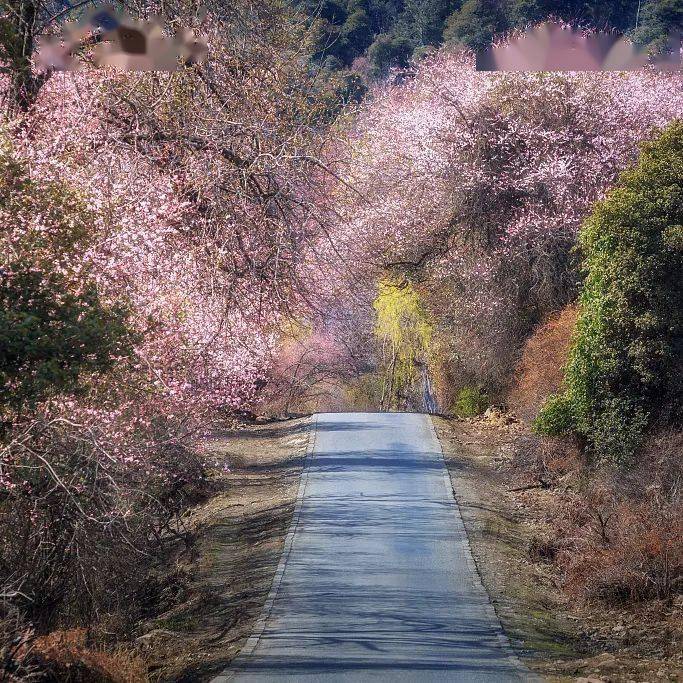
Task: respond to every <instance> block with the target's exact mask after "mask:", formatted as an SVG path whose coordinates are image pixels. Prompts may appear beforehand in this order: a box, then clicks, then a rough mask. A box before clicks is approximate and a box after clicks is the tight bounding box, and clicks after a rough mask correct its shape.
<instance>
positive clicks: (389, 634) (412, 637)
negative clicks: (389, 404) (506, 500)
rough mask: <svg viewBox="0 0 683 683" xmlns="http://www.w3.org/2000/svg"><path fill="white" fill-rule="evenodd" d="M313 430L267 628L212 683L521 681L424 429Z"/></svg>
mask: <svg viewBox="0 0 683 683" xmlns="http://www.w3.org/2000/svg"><path fill="white" fill-rule="evenodd" d="M315 419H316V423H317V424H316V432H315V441H314V444H313V447H312V449H311V451H310V452H309V456H308V459H307V464H306V467H305V470H304V474H303V476H302V482H301V486H300V490H299V500H298V502H297V509H296V511H295V513H294V519H293V522H292V528H291V529H290V532H289V534H288V537H287V541H286V543H285V550H284V555H283V558H282V561H281V563H280V567H279V569H278V574H277V576H276V578H275V582H274V585H273V589H272V590H271V595H270V597H269V600H268V603H267V604H266V608H265V609H264V615H263V617H262V619H261V621H260V623H259V624H257V629H256V631H255V634H254V636H252V638H251V639H250V640H249V641H248V643H247V645H246V647H245V649H244V651H243V653H242V655H240V657H239V658H238V659H237V661H236V662H235V663H234V664H233V666H232V667H231V668H230V669H229V670H227V671H226V672H224V673H223V674H222V675H221V676H219V677H218V678H216V679H214V682H213V683H225V682H227V681H237V682H241V681H244V682H245V683H246V682H247V681H250V682H251V681H264V682H269V681H306V680H309V681H364V680H373V681H375V680H377V681H419V682H422V681H468V682H469V683H477V682H480V681H482V682H483V681H487V682H488V681H490V682H493V681H495V682H496V683H506V682H508V681H524V680H531V679H532V677H531V674H530V673H529V672H528V671H526V670H525V669H524V668H523V667H522V666H521V664H520V663H519V662H518V660H517V659H516V658H515V657H514V655H513V654H512V651H511V649H510V647H509V645H508V643H507V641H506V639H505V637H504V635H503V632H502V629H501V626H500V624H499V622H498V620H497V618H496V615H495V613H494V611H493V608H492V607H491V605H490V603H489V601H488V597H487V594H486V591H485V590H484V588H483V587H482V584H481V582H480V580H479V577H478V575H477V572H476V570H475V567H474V563H473V560H472V557H471V554H470V550H469V545H468V543H467V537H466V534H465V529H464V526H463V523H462V520H461V518H460V513H459V511H458V508H457V505H456V503H455V500H454V498H453V492H452V490H451V486H450V480H449V478H448V474H447V472H446V468H445V465H444V461H443V456H442V454H441V449H440V447H439V443H438V440H437V438H436V435H435V433H434V429H433V427H432V424H431V421H430V418H429V417H428V416H425V415H417V414H400V413H381V414H369V413H349V414H321V415H318V416H316V418H315ZM534 680H535V679H534Z"/></svg>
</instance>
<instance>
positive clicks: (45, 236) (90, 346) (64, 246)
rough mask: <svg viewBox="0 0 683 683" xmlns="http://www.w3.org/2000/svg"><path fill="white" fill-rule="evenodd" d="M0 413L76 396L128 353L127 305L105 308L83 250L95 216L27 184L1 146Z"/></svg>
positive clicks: (70, 198) (57, 190) (65, 195)
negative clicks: (86, 380)
mask: <svg viewBox="0 0 683 683" xmlns="http://www.w3.org/2000/svg"><path fill="white" fill-rule="evenodd" d="M0 216H1V217H2V220H3V222H4V229H3V233H2V237H1V238H0V249H1V251H0V255H1V261H0V264H1V265H0V412H2V411H6V410H7V409H10V410H15V411H19V410H21V409H22V408H25V407H30V406H31V405H32V404H34V403H36V402H39V401H42V400H44V399H45V398H47V397H49V396H50V395H54V394H56V393H59V392H65V391H66V392H70V391H75V390H77V388H78V386H79V377H80V376H81V375H82V373H84V372H102V371H104V370H106V369H108V368H110V367H112V366H113V364H114V363H115V362H116V360H117V359H118V358H119V357H121V356H124V355H126V354H128V353H129V352H130V346H131V344H132V343H133V341H134V336H133V335H132V334H131V332H130V331H129V330H128V329H127V326H126V319H127V312H126V310H125V308H124V307H122V306H118V305H110V304H106V303H104V302H103V301H102V300H101V298H100V296H99V294H98V292H97V288H96V286H95V284H94V282H93V281H92V279H91V278H90V277H89V275H88V272H87V268H86V264H85V262H84V258H83V255H84V252H85V250H86V248H87V246H88V240H89V238H90V237H91V236H92V234H91V233H92V228H91V226H92V220H93V216H92V214H91V213H90V212H89V211H88V210H87V209H86V207H85V204H84V203H83V201H82V200H81V199H80V198H79V197H78V196H77V195H76V194H75V193H74V192H72V191H70V190H69V189H68V188H66V187H65V186H64V185H63V184H61V183H59V184H58V183H48V182H38V181H35V180H32V179H31V178H30V177H29V175H28V172H27V170H26V169H25V168H24V167H23V166H22V164H21V163H19V162H18V161H17V160H16V159H15V158H14V156H13V155H12V152H11V149H10V147H9V146H8V145H7V144H3V145H2V146H1V147H0Z"/></svg>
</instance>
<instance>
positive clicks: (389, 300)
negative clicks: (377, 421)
mask: <svg viewBox="0 0 683 683" xmlns="http://www.w3.org/2000/svg"><path fill="white" fill-rule="evenodd" d="M373 306H374V309H375V312H376V314H377V323H376V326H375V335H376V337H377V339H378V340H379V341H380V342H381V357H382V372H383V378H382V398H381V402H380V408H381V409H383V410H384V409H392V408H401V407H403V405H402V404H403V403H404V402H405V398H406V394H407V393H408V392H409V391H410V390H411V388H413V387H414V386H415V384H416V383H417V382H418V381H419V378H420V371H421V369H424V368H425V367H426V362H427V352H428V349H429V344H430V341H431V337H432V326H431V324H430V322H429V319H428V316H427V313H426V312H425V310H424V308H423V306H422V303H421V302H420V297H419V296H418V294H417V292H416V291H415V289H414V288H413V286H412V285H411V284H409V283H397V282H394V281H392V280H383V281H381V282H380V283H379V286H378V292H377V298H376V299H375V301H374V304H373ZM423 371H424V370H423Z"/></svg>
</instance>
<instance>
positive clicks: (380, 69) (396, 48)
mask: <svg viewBox="0 0 683 683" xmlns="http://www.w3.org/2000/svg"><path fill="white" fill-rule="evenodd" d="M298 5H299V7H300V8H301V9H302V10H303V11H304V12H305V13H306V14H307V15H308V16H310V17H312V18H313V20H314V22H315V23H316V25H317V28H318V31H319V34H320V38H319V41H318V48H319V55H318V57H319V61H320V62H321V63H323V62H325V60H326V58H328V57H330V56H332V57H334V58H335V59H336V60H337V61H336V62H334V63H335V64H336V65H337V67H336V68H338V69H341V70H344V69H347V68H349V67H351V66H352V64H353V62H354V60H355V59H357V58H358V57H362V56H367V57H368V59H369V60H370V63H371V75H372V76H373V77H375V78H377V77H383V76H385V75H386V74H387V72H388V70H389V69H390V68H391V67H394V66H406V65H407V63H408V61H409V60H410V58H411V56H412V55H414V54H417V55H418V56H419V55H421V54H423V51H421V48H425V47H429V46H433V47H437V46H439V45H441V44H442V43H443V42H453V43H457V44H461V45H466V46H468V47H470V48H473V49H483V48H485V47H487V46H488V45H490V43H491V41H492V40H493V39H494V38H495V37H496V36H497V35H500V34H502V33H505V32H506V31H508V30H509V29H514V28H522V27H524V26H528V25H529V24H533V23H538V22H541V21H545V20H547V19H549V18H556V19H561V20H564V21H567V22H570V23H572V24H575V25H580V26H587V27H592V28H596V29H601V30H604V29H616V30H618V31H621V32H623V33H625V34H627V35H630V36H632V37H633V38H634V39H635V40H636V41H637V42H638V43H640V44H641V45H646V46H649V47H650V48H651V49H653V50H655V51H658V50H661V49H662V48H664V47H665V46H666V40H667V36H668V35H669V33H670V32H671V31H676V30H680V26H681V25H683V3H682V2H681V0H643V1H642V2H639V0H609V2H604V1H602V0H589V1H588V2H586V1H585V0H570V1H569V2H563V3H557V2H554V1H552V0H465V1H464V2H463V0H335V1H332V0H325V1H324V2H320V1H319V0H302V1H301V2H300V3H298ZM639 6H640V12H639V9H638V8H639ZM636 18H637V19H638V26H637V29H636ZM416 51H417V53H416ZM328 64H332V62H328Z"/></svg>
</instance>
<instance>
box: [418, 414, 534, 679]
mask: <svg viewBox="0 0 683 683" xmlns="http://www.w3.org/2000/svg"><path fill="white" fill-rule="evenodd" d="M427 419H428V421H429V424H430V426H431V428H432V436H433V439H434V441H435V442H436V444H437V446H438V449H439V453H440V454H441V464H442V465H443V478H444V482H445V484H446V490H447V491H449V492H450V494H451V496H452V498H453V501H454V503H455V509H456V510H457V512H458V516H459V517H460V521H461V523H462V526H463V528H464V530H465V541H466V543H465V562H466V563H467V566H468V567H469V568H470V571H471V572H472V575H473V576H474V577H476V580H477V581H478V583H479V587H480V588H481V590H482V591H483V594H484V595H486V609H487V611H488V612H489V616H491V617H492V618H493V619H494V620H495V622H496V623H497V624H498V626H499V627H500V631H499V633H498V634H497V639H498V641H499V642H500V644H501V646H502V648H503V650H504V651H505V654H506V656H507V659H508V660H510V662H511V663H512V664H513V665H514V668H515V669H516V670H517V672H518V673H519V674H520V676H522V680H524V681H528V682H529V683H542V681H543V680H544V679H543V678H541V677H540V676H539V675H538V674H536V673H535V672H533V671H532V670H531V669H529V667H528V666H526V665H525V664H524V662H523V661H522V659H521V658H520V656H519V655H518V654H517V651H516V650H515V648H514V646H513V645H512V641H511V640H510V638H509V636H508V635H507V633H506V632H505V628H504V627H503V622H502V621H501V619H500V617H499V616H498V612H497V611H496V606H495V605H494V604H493V600H492V599H491V594H490V593H489V592H488V590H487V589H486V586H485V585H484V581H483V579H482V577H481V572H480V571H479V567H478V566H477V562H476V560H475V559H474V553H473V552H472V543H471V541H470V535H469V533H468V531H467V525H466V524H465V519H464V517H463V515H462V507H461V506H460V501H459V500H458V496H457V494H456V492H455V485H454V482H453V477H452V476H451V472H450V470H449V469H448V465H447V464H446V454H445V452H444V449H443V444H442V443H441V439H440V438H439V433H438V432H437V431H436V425H435V424H434V419H433V416H432V415H427Z"/></svg>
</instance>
